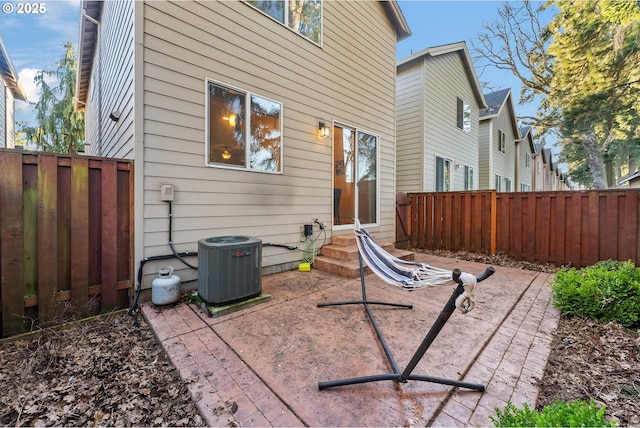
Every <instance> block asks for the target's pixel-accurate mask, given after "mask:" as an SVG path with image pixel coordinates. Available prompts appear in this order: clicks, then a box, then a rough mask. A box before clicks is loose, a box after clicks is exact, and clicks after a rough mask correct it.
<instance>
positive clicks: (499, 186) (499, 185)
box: [495, 174, 502, 192]
mask: <svg viewBox="0 0 640 428" xmlns="http://www.w3.org/2000/svg"><path fill="white" fill-rule="evenodd" d="M495 185H496V191H497V192H502V176H501V175H498V174H496V182H495Z"/></svg>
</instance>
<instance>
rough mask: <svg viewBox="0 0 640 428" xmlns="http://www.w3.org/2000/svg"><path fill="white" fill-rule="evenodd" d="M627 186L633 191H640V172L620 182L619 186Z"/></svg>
mask: <svg viewBox="0 0 640 428" xmlns="http://www.w3.org/2000/svg"><path fill="white" fill-rule="evenodd" d="M625 184H626V185H627V186H629V187H630V188H632V189H640V171H636V172H635V173H633V174H631V175H629V176H628V177H626V178H623V179H622V180H620V181H619V182H618V185H620V186H622V185H625Z"/></svg>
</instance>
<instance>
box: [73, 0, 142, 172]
mask: <svg viewBox="0 0 640 428" xmlns="http://www.w3.org/2000/svg"><path fill="white" fill-rule="evenodd" d="M133 8H134V3H133V2H128V1H115V2H104V3H103V11H102V15H101V21H100V22H101V23H100V31H99V39H100V46H99V48H98V49H96V53H95V57H94V59H93V68H92V70H91V88H90V96H89V106H88V108H87V112H88V113H87V116H86V127H85V133H86V140H87V143H89V144H90V145H89V147H87V153H88V154H92V155H96V156H105V157H113V158H127V159H132V158H133V157H134V155H133V142H134V120H133V113H134V112H133V89H134V87H133V85H134V77H133V67H134V61H135V56H134V43H133ZM114 111H119V112H120V119H119V120H118V121H117V122H115V121H113V120H111V119H110V118H109V116H110V114H111V113H112V112H114Z"/></svg>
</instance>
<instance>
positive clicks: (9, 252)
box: [0, 155, 24, 336]
mask: <svg viewBox="0 0 640 428" xmlns="http://www.w3.org/2000/svg"><path fill="white" fill-rule="evenodd" d="M0 171H2V174H0V218H1V219H2V223H0V255H1V256H2V257H0V273H1V274H2V278H3V281H2V284H1V288H0V290H1V291H2V299H1V300H2V334H3V336H7V335H10V334H16V333H20V332H22V331H23V328H24V325H23V322H24V304H23V293H22V289H21V288H20V287H18V286H17V285H18V284H22V281H23V270H22V267H23V265H22V254H21V253H20V248H22V242H23V223H22V221H23V219H22V191H21V190H20V189H21V188H22V183H21V181H22V160H21V158H20V156H19V155H12V156H6V157H2V158H0Z"/></svg>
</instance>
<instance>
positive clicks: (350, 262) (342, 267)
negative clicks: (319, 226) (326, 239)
mask: <svg viewBox="0 0 640 428" xmlns="http://www.w3.org/2000/svg"><path fill="white" fill-rule="evenodd" d="M378 244H380V246H382V248H384V249H385V251H388V252H389V253H391V254H393V255H394V256H395V257H397V258H399V259H403V260H413V252H412V251H407V250H400V249H397V248H395V246H394V245H393V244H392V243H384V242H378ZM314 267H315V268H316V269H318V270H321V271H323V272H329V273H333V274H336V275H339V276H343V277H345V278H357V277H359V276H360V263H359V262H358V245H357V244H356V237H355V236H354V235H353V234H348V235H337V236H333V237H332V238H331V244H330V245H325V246H324V247H322V252H321V255H319V256H317V257H316V259H315V263H314ZM368 273H370V270H369V268H368V267H366V266H365V275H366V274H368Z"/></svg>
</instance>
